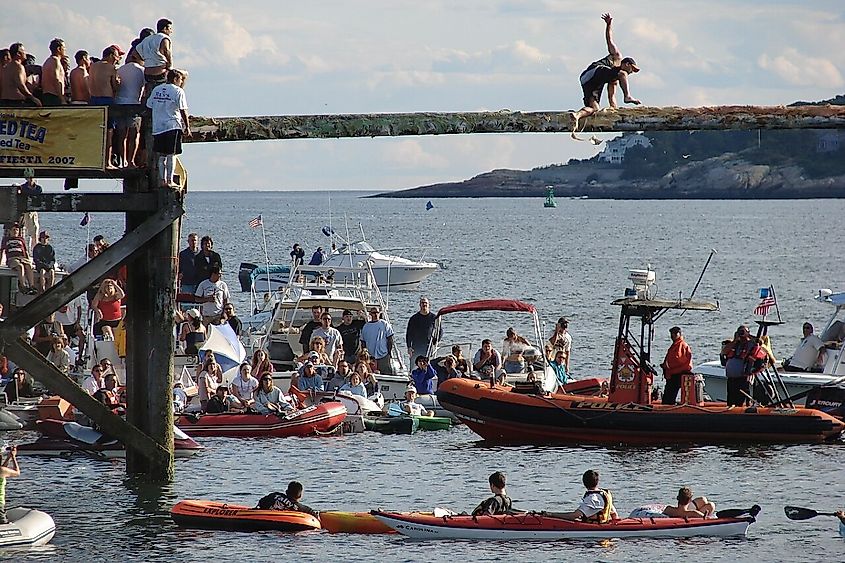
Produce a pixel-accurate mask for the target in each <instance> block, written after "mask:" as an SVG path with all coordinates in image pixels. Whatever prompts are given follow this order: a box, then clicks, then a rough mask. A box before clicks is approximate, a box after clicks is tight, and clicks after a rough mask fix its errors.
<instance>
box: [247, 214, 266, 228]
mask: <svg viewBox="0 0 845 563" xmlns="http://www.w3.org/2000/svg"><path fill="white" fill-rule="evenodd" d="M263 224H264V221H262V220H261V215H259V216H258V217H255V218H254V219H250V220H249V227H250V228H251V229H257V228H258V227H260V226H261V225H263Z"/></svg>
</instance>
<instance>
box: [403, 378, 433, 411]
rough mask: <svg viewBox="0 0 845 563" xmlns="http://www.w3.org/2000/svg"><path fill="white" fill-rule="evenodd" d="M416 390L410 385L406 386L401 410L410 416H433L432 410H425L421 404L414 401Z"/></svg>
mask: <svg viewBox="0 0 845 563" xmlns="http://www.w3.org/2000/svg"><path fill="white" fill-rule="evenodd" d="M416 399H417V390H416V389H415V388H414V387H413V386H412V385H410V386H408V388H407V389H406V390H405V402H403V403H402V411H403V412H405V413H406V414H410V415H412V416H434V411H429V410H426V409H425V408H424V407H423V406H422V405H421V404H419V403H417V402H416Z"/></svg>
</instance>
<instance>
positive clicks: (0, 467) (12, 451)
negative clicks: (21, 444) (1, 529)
mask: <svg viewBox="0 0 845 563" xmlns="http://www.w3.org/2000/svg"><path fill="white" fill-rule="evenodd" d="M17 455H18V447H17V446H11V447H10V448H9V451H8V453H7V454H6V459H4V460H3V463H2V464H0V524H8V523H9V520H8V518H6V478H7V477H20V475H21V469H20V466H18V458H17Z"/></svg>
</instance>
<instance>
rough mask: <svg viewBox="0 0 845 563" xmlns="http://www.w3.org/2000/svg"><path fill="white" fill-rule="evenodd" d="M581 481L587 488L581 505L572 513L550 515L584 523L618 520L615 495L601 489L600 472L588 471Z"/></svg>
mask: <svg viewBox="0 0 845 563" xmlns="http://www.w3.org/2000/svg"><path fill="white" fill-rule="evenodd" d="M581 481H582V482H583V483H584V486H585V487H586V488H587V492H586V493H584V497H583V498H582V499H581V504H580V506H578V508H576V509H575V510H573V511H572V512H557V513H550V515H551V516H554V517H556V518H563V519H564V520H583V521H584V522H595V523H598V524H604V523H606V522H609V521H610V520H617V519H618V518H619V515H618V514H616V507H614V506H613V495H611V494H610V491H608V490H606V489H600V488H599V472H598V471H596V470H594V469H588V470H587V471H585V472H584V475H583V476H582V477H581Z"/></svg>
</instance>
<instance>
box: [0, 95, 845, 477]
mask: <svg viewBox="0 0 845 563" xmlns="http://www.w3.org/2000/svg"><path fill="white" fill-rule="evenodd" d="M18 109H20V108H5V109H4V108H0V114H2V113H13V112H15V111H16V110H18ZM45 109H46V108H45ZM51 109H54V108H51ZM62 111H70V112H73V111H75V110H74V108H73V107H67V106H65V107H64V108H62ZM54 113H59V112H54ZM44 114H47V117H46V118H49V113H48V112H44ZM46 118H45V119H46ZM104 125H105V122H104V121H102V122H101V123H100V125H99V127H100V128H104ZM583 125H584V129H583V130H584V131H586V132H620V131H667V130H668V131H678V130H708V129H709V130H738V129H751V130H754V129H843V128H845V106H796V107H758V106H723V107H712V108H648V107H637V108H624V109H620V110H619V111H613V112H611V111H606V112H601V113H599V114H597V115H596V116H593V117H591V118H589V119H587V120H585V122H584V123H583ZM192 127H193V129H194V136H193V138H190V139H185V142H221V141H255V140H270V139H302V138H320V139H329V138H342V137H377V136H405V135H452V134H475V133H570V132H571V120H570V116H569V113H568V112H530V113H522V112H512V111H507V110H504V111H500V112H473V113H406V114H363V115H301V116H267V117H222V118H205V117H192ZM97 131H100V129H98V130H97ZM79 132H80V131H77V132H76V133H79ZM93 133H97V132H93ZM100 133H102V131H100ZM144 134H145V135H147V140H148V143H147V146H148V147H151V146H152V142H151V138H150V133H149V131H146V132H144ZM95 136H96V135H95ZM61 148H62V147H59V149H61ZM10 154H15V151H13V150H10V149H6V148H0V157H2V156H4V155H10ZM0 160H2V159H0ZM102 160H103V162H104V158H103V159H102ZM32 167H33V168H34V172H35V175H36V177H59V178H68V179H71V180H78V179H84V178H116V179H120V180H122V181H123V193H122V194H105V193H96V192H94V193H79V192H76V191H72V192H68V193H51V194H44V195H39V196H28V197H27V196H22V195H17V194H16V193H14V190H13V189H11V188H0V222H2V223H4V224H8V223H11V222H14V221H16V220H17V218H18V217H19V216H20V214H21V213H22V212H24V211H50V212H80V211H108V212H122V213H125V214H126V234H125V235H124V237H123V238H122V239H120V240H119V241H117V242H115V243H114V244H113V245H112V246H110V247H109V248H108V249H107V250H106V251H105V252H103V253H102V254H101V255H99V256H97V257H96V258H95V259H93V260H91V261H90V262H88V263H87V264H85V265H84V266H82V267H81V268H80V269H79V270H77V271H75V272H73V273H72V274H71V275H69V276H68V277H67V278H65V279H64V280H62V281H61V282H59V283H57V284H56V286H54V287H53V288H51V289H49V290H48V291H47V292H46V293H44V294H43V295H40V296H38V297H37V298H36V299H34V300H33V301H32V302H30V303H29V304H27V305H26V306H24V307H22V308H19V309H17V310H13V311H11V312H10V314H9V315H8V318H7V320H6V321H5V322H4V323H0V347H2V348H3V349H4V350H5V353H6V354H7V355H8V356H9V357H10V358H11V359H12V360H13V361H14V362H15V363H17V364H18V365H20V366H22V367H23V368H25V369H26V370H27V371H28V372H29V373H30V374H32V375H33V376H34V377H35V378H37V379H38V380H39V381H41V382H42V383H44V384H45V385H46V386H47V387H48V388H49V389H50V390H51V391H53V392H56V393H58V394H59V395H61V396H62V397H64V398H65V399H67V400H68V401H70V402H71V403H72V404H74V406H76V408H78V409H79V410H81V411H82V412H83V413H85V414H86V415H87V416H88V417H90V418H91V419H92V420H94V421H95V422H96V423H97V424H98V425H100V426H101V427H102V428H103V429H104V430H105V432H106V433H108V434H110V435H112V436H114V437H115V438H117V439H119V440H121V441H122V442H123V443H125V444H126V445H127V465H126V468H127V472H128V473H130V474H137V475H144V476H146V477H147V478H149V479H151V480H156V481H166V480H170V479H172V477H173V411H172V387H173V353H174V339H173V336H172V335H173V322H174V321H173V318H174V317H173V315H174V308H175V298H176V274H177V272H176V269H177V255H178V248H177V244H178V241H179V233H178V219H179V218H180V217H181V215H182V214H183V213H184V198H185V194H186V193H187V179H186V178H182V184H183V185H182V189H181V190H171V189H162V188H159V187H157V181H156V177H155V170H154V161H153V159H152V155H151V156H150V158H149V160H148V168H147V170H146V171H143V170H106V169H105V167H104V165H103V166H102V167H100V168H99V169H98V168H96V167H94V168H91V167H89V168H87V169H80V168H72V169H67V168H58V167H46V166H45V167H40V166H37V165H36V166H32ZM0 177H6V178H21V177H23V165H21V166H18V165H12V166H10V165H7V164H2V163H0ZM120 264H126V265H127V267H128V274H129V275H128V281H127V285H128V287H127V292H126V293H127V298H126V302H125V304H126V322H127V325H126V330H127V344H128V345H127V357H126V374H127V381H126V384H127V396H128V405H127V416H126V420H125V421H124V420H123V419H121V418H120V417H118V416H116V415H114V414H113V413H112V412H111V411H110V410H109V409H107V408H106V407H105V406H104V405H102V404H101V403H99V402H97V401H96V400H94V399H93V398H92V397H90V396H88V395H87V394H86V393H85V392H84V391H83V390H82V389H81V388H80V387H79V385H77V384H76V383H75V382H74V381H73V380H71V379H70V378H68V377H67V376H65V375H63V374H62V373H61V372H59V371H58V370H57V369H56V368H54V367H53V366H52V365H51V364H49V363H48V362H47V361H46V359H45V358H44V357H43V356H42V355H41V354H40V353H39V352H38V351H36V350H35V348H33V347H32V346H30V345H29V344H27V343H26V342H24V340H22V339H21V335H22V334H23V333H24V332H25V331H26V330H27V329H28V328H30V327H32V326H33V325H35V324H36V323H38V322H39V321H41V320H42V319H44V318H45V317H47V316H48V315H49V314H51V313H52V312H54V311H56V310H57V309H58V308H59V307H60V306H61V305H63V304H65V303H67V302H68V301H70V300H71V299H72V298H74V297H76V296H78V295H81V294H82V293H84V292H85V291H86V289H87V288H88V287H89V286H91V284H93V283H94V282H95V281H96V280H98V279H99V278H101V277H102V276H103V275H105V274H106V272H108V271H110V270H112V269H113V268H115V267H117V266H118V265H120Z"/></svg>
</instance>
